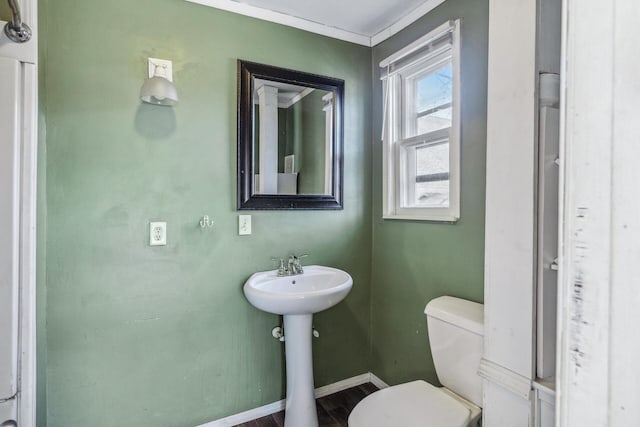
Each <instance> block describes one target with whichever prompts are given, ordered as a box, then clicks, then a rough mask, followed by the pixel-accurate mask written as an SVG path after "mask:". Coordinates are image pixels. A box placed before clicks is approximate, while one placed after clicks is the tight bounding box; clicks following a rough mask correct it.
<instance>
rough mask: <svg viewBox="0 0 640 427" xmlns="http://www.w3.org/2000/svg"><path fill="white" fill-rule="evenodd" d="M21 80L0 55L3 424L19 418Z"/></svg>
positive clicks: (12, 63)
mask: <svg viewBox="0 0 640 427" xmlns="http://www.w3.org/2000/svg"><path fill="white" fill-rule="evenodd" d="M20 80H21V70H20V63H19V62H18V61H17V60H15V59H12V58H2V57H0V234H1V235H2V238H1V239H0V425H5V424H3V423H4V422H7V421H10V420H16V419H17V391H18V331H19V329H18V303H19V300H18V295H19V293H18V290H19V285H20V282H19V256H18V254H19V249H20V247H19V244H20V242H19V237H20V233H19V230H20V202H19V200H20V108H19V106H20V105H21V101H20V92H21V87H22V84H21V81H20ZM9 425H10V424H9Z"/></svg>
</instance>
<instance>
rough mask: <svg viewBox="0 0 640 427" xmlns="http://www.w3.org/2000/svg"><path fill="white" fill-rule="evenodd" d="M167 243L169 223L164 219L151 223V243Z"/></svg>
mask: <svg viewBox="0 0 640 427" xmlns="http://www.w3.org/2000/svg"><path fill="white" fill-rule="evenodd" d="M166 244H167V223H166V222H164V221H158V222H150V223H149V245H150V246H165V245H166Z"/></svg>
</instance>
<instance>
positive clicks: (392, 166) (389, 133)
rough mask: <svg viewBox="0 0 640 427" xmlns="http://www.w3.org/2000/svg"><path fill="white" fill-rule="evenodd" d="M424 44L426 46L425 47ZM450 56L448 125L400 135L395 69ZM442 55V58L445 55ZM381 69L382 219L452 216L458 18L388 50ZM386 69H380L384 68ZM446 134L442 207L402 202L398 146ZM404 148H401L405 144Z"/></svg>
mask: <svg viewBox="0 0 640 427" xmlns="http://www.w3.org/2000/svg"><path fill="white" fill-rule="evenodd" d="M447 34H450V43H449V44H442V47H437V46H438V45H437V44H436V48H435V49H433V50H429V45H431V44H434V42H437V41H438V40H441V39H442V38H443V37H446V35H447ZM425 49H427V52H426V53H425V52H424V51H425ZM449 57H450V58H451V78H452V94H451V95H452V99H451V102H452V117H451V119H452V120H451V127H450V128H445V129H444V132H443V131H442V130H437V131H432V132H427V133H425V134H422V135H417V136H414V137H411V138H403V135H402V128H403V127H404V123H405V121H406V120H407V117H406V116H405V113H406V112H405V111H403V109H404V108H405V105H406V103H405V105H402V103H401V99H402V97H401V91H402V90H403V88H402V84H401V78H400V72H401V71H402V70H406V69H407V68H409V67H416V66H417V64H418V63H423V64H424V66H423V67H422V68H420V69H419V70H417V71H416V74H419V73H423V72H424V71H425V70H427V69H429V68H431V67H433V66H434V65H435V64H436V63H438V62H442V61H443V58H449ZM447 60H448V59H447ZM399 61H402V62H403V64H404V65H403V66H402V68H400V69H394V64H398V63H399ZM380 67H381V69H382V71H383V76H382V78H381V80H382V82H383V102H384V111H383V129H382V146H383V151H382V159H383V160H382V161H383V164H382V176H383V184H382V192H383V203H382V205H383V206H382V209H383V212H382V217H383V218H385V219H405V220H424V221H446V222H455V221H457V220H458V219H459V218H460V99H461V98H460V20H459V19H458V20H455V21H448V22H445V23H444V24H442V25H441V26H439V27H438V28H436V29H434V30H433V31H431V32H429V33H428V34H426V35H425V36H423V37H421V38H420V39H418V40H416V41H415V42H413V43H411V44H409V45H408V46H406V47H405V48H403V49H401V50H399V51H398V52H396V53H394V54H393V55H391V56H389V57H388V58H386V59H385V60H383V61H382V62H380ZM384 71H386V73H385V72H384ZM447 134H448V140H449V206H448V207H446V208H445V207H405V206H403V200H405V199H406V194H407V191H409V190H408V187H407V185H406V183H405V181H406V176H407V173H403V172H402V171H403V170H404V168H405V167H406V162H405V161H404V158H403V157H406V156H403V155H402V154H403V149H404V148H403V147H407V146H415V145H419V144H432V143H436V142H438V141H442V140H443V138H447ZM405 151H406V150H405Z"/></svg>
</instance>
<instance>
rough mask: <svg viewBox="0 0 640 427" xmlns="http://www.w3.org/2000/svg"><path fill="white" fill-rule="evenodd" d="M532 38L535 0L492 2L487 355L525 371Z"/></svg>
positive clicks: (530, 272) (530, 271) (531, 254)
mask: <svg viewBox="0 0 640 427" xmlns="http://www.w3.org/2000/svg"><path fill="white" fill-rule="evenodd" d="M516 16H517V17H518V19H513V17H516ZM535 41H536V2H535V0H491V1H490V15H489V67H488V75H489V79H488V103H487V193H486V198H487V206H486V227H485V234H486V237H485V325H486V326H485V358H486V359H488V360H489V361H491V362H493V363H496V364H498V365H501V366H504V367H505V368H508V369H510V370H512V371H514V372H516V373H517V374H519V375H521V376H524V377H526V378H531V375H532V366H533V364H532V358H533V340H532V339H531V335H532V331H533V318H534V314H533V307H534V305H533V297H534V286H533V279H534V275H535V272H534V259H535V245H534V238H533V236H534V232H535V205H534V202H535V198H534V193H533V190H534V188H535V185H536V183H535V179H536V170H535V167H536V160H535V159H536V153H537V152H536V125H535V123H536V121H535V118H536V98H535V91H536V77H535V70H536V65H535V61H536V50H535V49H536V44H535Z"/></svg>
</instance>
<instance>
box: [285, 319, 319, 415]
mask: <svg viewBox="0 0 640 427" xmlns="http://www.w3.org/2000/svg"><path fill="white" fill-rule="evenodd" d="M312 319H313V315H312V314H286V315H284V333H285V343H284V349H285V354H286V363H287V401H286V402H287V403H286V407H285V415H284V425H285V427H318V414H317V412H316V400H315V396H314V387H313V362H312V358H311V337H312V329H311V328H312V323H311V322H312Z"/></svg>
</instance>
